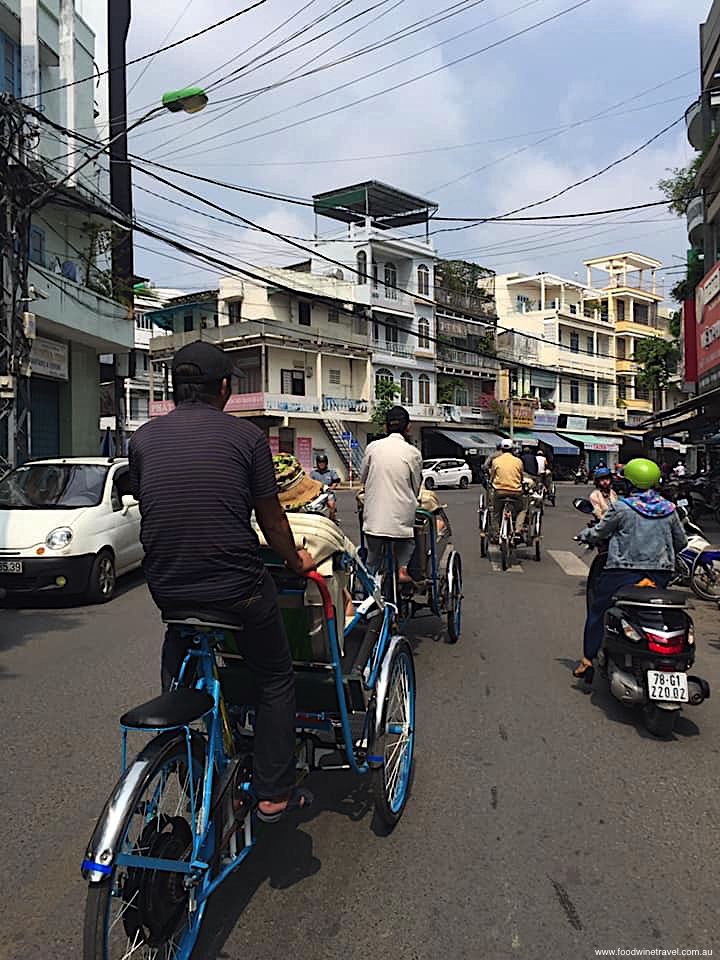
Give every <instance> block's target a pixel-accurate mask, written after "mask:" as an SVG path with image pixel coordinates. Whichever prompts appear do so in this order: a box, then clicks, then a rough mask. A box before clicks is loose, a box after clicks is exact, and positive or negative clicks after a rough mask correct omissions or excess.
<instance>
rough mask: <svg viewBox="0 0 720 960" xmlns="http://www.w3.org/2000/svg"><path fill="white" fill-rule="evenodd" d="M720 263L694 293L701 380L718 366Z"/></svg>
mask: <svg viewBox="0 0 720 960" xmlns="http://www.w3.org/2000/svg"><path fill="white" fill-rule="evenodd" d="M718 293H720V264H716V265H715V266H714V267H713V269H712V270H711V271H710V273H709V274H708V275H707V276H706V277H705V279H704V280H703V281H701V283H699V284H698V288H697V291H696V293H695V314H696V318H697V326H696V330H697V341H696V342H697V375H698V379H699V380H701V379H702V378H703V376H706V375H707V374H709V373H710V372H711V371H712V370H714V369H715V368H716V367H718V366H720V297H719V296H718V295H717V294H718Z"/></svg>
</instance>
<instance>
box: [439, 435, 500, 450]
mask: <svg viewBox="0 0 720 960" xmlns="http://www.w3.org/2000/svg"><path fill="white" fill-rule="evenodd" d="M433 433H439V434H440V435H441V436H443V437H445V439H446V440H451V441H452V442H453V443H456V444H457V445H458V446H459V447H461V448H462V449H463V450H465V451H468V452H470V451H473V452H475V453H477V454H481V453H483V454H488V453H492V452H493V450H494V449H495V444H496V443H497V442H498V440H499V439H500V437H499V435H498V434H496V433H485V432H482V431H480V430H473V432H472V433H465V432H461V431H459V430H434V431H433Z"/></svg>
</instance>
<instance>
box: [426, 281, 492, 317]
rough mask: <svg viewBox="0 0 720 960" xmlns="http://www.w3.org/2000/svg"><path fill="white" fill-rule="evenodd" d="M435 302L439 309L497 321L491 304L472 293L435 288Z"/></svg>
mask: <svg viewBox="0 0 720 960" xmlns="http://www.w3.org/2000/svg"><path fill="white" fill-rule="evenodd" d="M435 301H436V303H437V304H438V306H439V307H449V308H450V309H451V310H456V311H457V312H458V313H470V314H472V315H473V316H482V317H487V318H488V319H492V320H496V319H497V318H496V316H495V310H494V308H493V305H492V303H488V301H487V300H485V299H484V298H483V297H479V296H476V295H475V294H472V293H460V292H459V291H456V290H445V289H444V288H443V287H437V286H436V287H435Z"/></svg>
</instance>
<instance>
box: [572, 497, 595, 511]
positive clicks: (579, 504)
mask: <svg viewBox="0 0 720 960" xmlns="http://www.w3.org/2000/svg"><path fill="white" fill-rule="evenodd" d="M573 506H574V507H575V509H576V510H579V511H580V513H587V514H588V515H590V514H592V512H593V505H592V504H591V503H590V501H589V500H584V499H583V498H582V497H576V498H575V500H573Z"/></svg>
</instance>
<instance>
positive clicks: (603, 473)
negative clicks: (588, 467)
mask: <svg viewBox="0 0 720 960" xmlns="http://www.w3.org/2000/svg"><path fill="white" fill-rule="evenodd" d="M603 477H612V470H609V469H608V468H607V467H598V468H597V469H596V470H595V476H594V477H593V480H594V481H595V483H597V482H598V480H601V479H602V478H603Z"/></svg>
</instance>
